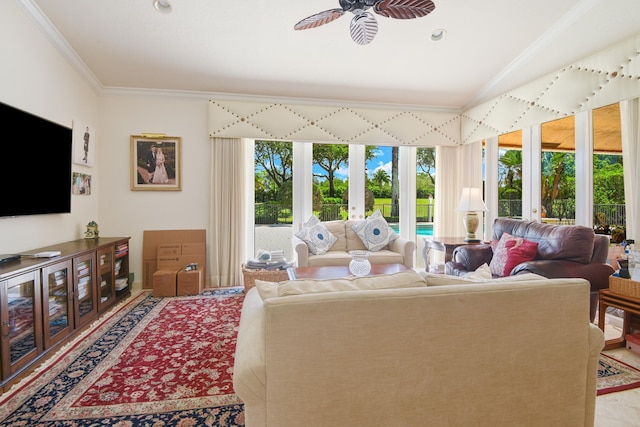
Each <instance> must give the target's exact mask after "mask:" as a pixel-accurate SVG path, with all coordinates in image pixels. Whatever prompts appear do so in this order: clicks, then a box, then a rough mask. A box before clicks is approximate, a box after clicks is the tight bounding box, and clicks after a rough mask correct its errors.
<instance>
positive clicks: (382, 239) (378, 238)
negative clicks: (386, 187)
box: [351, 209, 399, 252]
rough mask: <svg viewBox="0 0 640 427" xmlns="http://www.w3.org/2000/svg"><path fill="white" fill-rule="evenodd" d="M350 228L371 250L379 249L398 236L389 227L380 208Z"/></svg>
mask: <svg viewBox="0 0 640 427" xmlns="http://www.w3.org/2000/svg"><path fill="white" fill-rule="evenodd" d="M351 229H352V230H353V231H355V233H356V234H357V235H358V237H359V238H360V240H362V243H363V244H364V245H365V246H366V247H367V249H369V250H370V251H371V252H376V251H379V250H380V249H382V248H384V247H385V246H387V245H388V244H389V242H392V241H394V240H395V239H397V238H398V237H399V236H398V235H397V234H396V233H395V231H393V229H392V228H391V227H389V224H387V221H386V220H385V219H384V217H383V216H382V212H380V209H376V211H375V212H374V213H373V214H372V215H371V216H369V217H368V218H366V219H364V220H362V221H359V222H358V223H356V224H354V225H352V226H351Z"/></svg>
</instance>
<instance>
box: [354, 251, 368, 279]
mask: <svg viewBox="0 0 640 427" xmlns="http://www.w3.org/2000/svg"><path fill="white" fill-rule="evenodd" d="M349 254H350V255H351V261H350V262H349V271H350V272H351V274H353V275H354V276H366V275H367V274H369V272H370V271H371V262H369V251H350V252H349Z"/></svg>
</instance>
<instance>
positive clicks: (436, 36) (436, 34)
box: [431, 28, 447, 42]
mask: <svg viewBox="0 0 640 427" xmlns="http://www.w3.org/2000/svg"><path fill="white" fill-rule="evenodd" d="M446 35H447V30H444V29H442V28H439V29H437V30H435V31H433V32H432V33H431V40H433V41H434V42H439V41H440V40H442V39H443V38H444V36H446Z"/></svg>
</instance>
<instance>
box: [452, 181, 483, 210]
mask: <svg viewBox="0 0 640 427" xmlns="http://www.w3.org/2000/svg"><path fill="white" fill-rule="evenodd" d="M456 210H458V211H463V212H479V211H483V212H486V211H488V210H489V209H487V205H485V204H484V202H483V201H482V191H481V190H480V189H479V188H477V187H464V188H463V189H462V196H460V201H459V202H458V207H457V208H456Z"/></svg>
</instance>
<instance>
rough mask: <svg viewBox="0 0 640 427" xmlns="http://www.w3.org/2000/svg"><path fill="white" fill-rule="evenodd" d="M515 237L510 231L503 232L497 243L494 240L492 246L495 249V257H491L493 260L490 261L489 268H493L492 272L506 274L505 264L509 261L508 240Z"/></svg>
mask: <svg viewBox="0 0 640 427" xmlns="http://www.w3.org/2000/svg"><path fill="white" fill-rule="evenodd" d="M512 239H515V237H513V236H512V235H511V234H509V233H502V236H501V237H500V240H498V242H497V243H493V242H495V241H492V245H491V248H492V249H493V257H492V258H491V262H490V263H489V269H490V270H491V274H493V275H495V276H500V277H502V276H504V275H505V274H504V266H505V264H506V263H507V250H506V249H505V245H506V243H507V240H512Z"/></svg>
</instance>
